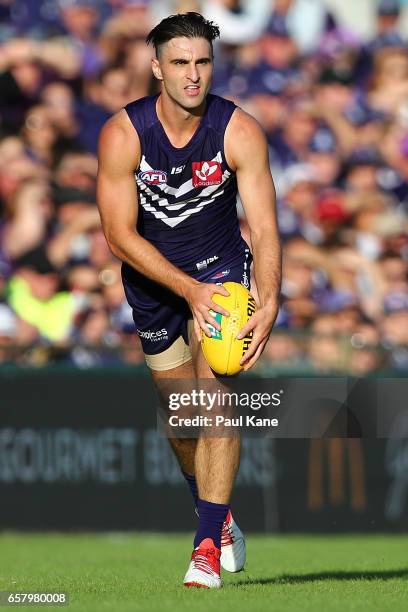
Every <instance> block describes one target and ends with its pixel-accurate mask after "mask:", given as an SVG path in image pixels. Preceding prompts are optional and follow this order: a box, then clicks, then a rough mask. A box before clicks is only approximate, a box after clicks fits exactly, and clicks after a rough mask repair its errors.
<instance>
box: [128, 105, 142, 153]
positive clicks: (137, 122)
mask: <svg viewBox="0 0 408 612" xmlns="http://www.w3.org/2000/svg"><path fill="white" fill-rule="evenodd" d="M138 106H140V100H137V101H136V102H129V104H126V106H124V107H123V108H124V110H125V111H126V114H127V116H128V117H129V121H130V123H131V124H132V125H133V128H134V130H135V132H136V134H137V135H138V137H139V141H140V146H142V138H143V133H144V127H145V126H144V118H143V111H142V109H139V112H137V110H136V108H137V107H138Z"/></svg>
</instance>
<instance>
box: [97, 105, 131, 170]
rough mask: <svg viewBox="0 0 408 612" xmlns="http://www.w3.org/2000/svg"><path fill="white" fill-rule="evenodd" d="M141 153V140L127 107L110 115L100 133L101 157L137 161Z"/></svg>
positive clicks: (99, 151) (99, 149) (99, 152)
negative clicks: (126, 109)
mask: <svg viewBox="0 0 408 612" xmlns="http://www.w3.org/2000/svg"><path fill="white" fill-rule="evenodd" d="M139 155H140V140H139V136H138V134H137V131H136V130H135V128H134V126H133V125H132V123H131V121H130V119H129V117H128V115H127V113H126V111H125V109H121V110H120V111H118V112H117V113H115V114H114V115H112V117H110V118H109V119H108V120H107V121H106V122H105V124H104V125H103V127H102V129H101V132H100V134H99V147H98V156H99V158H100V159H106V160H116V161H118V162H120V161H121V160H122V159H123V158H124V157H125V158H128V159H129V161H131V162H135V161H137V159H138V156H139Z"/></svg>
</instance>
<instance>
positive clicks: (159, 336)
mask: <svg viewBox="0 0 408 612" xmlns="http://www.w3.org/2000/svg"><path fill="white" fill-rule="evenodd" d="M136 331H137V333H138V334H139V337H140V338H143V339H144V340H150V342H159V341H160V340H167V339H168V332H167V329H166V328H165V327H163V329H159V330H158V331H152V330H151V329H148V330H146V331H142V330H140V329H137V330H136Z"/></svg>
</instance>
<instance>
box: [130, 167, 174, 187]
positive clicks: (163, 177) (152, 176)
mask: <svg viewBox="0 0 408 612" xmlns="http://www.w3.org/2000/svg"><path fill="white" fill-rule="evenodd" d="M137 176H138V178H139V179H140V180H141V181H143V182H144V183H148V184H149V185H161V184H163V183H167V173H166V172H163V170H144V171H142V172H139V174H138V175H137Z"/></svg>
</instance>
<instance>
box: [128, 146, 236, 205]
mask: <svg viewBox="0 0 408 612" xmlns="http://www.w3.org/2000/svg"><path fill="white" fill-rule="evenodd" d="M211 161H218V162H219V163H220V164H221V163H222V155H221V151H218V153H217V155H216V156H215V157H213V158H212V160H211ZM148 170H154V169H153V168H152V166H150V164H149V163H148V162H147V160H146V157H145V156H144V155H142V159H141V161H140V168H139V171H138V172H136V173H135V176H136V178H137V175H138V173H139V172H147V171H148ZM226 172H228V171H226ZM228 174H230V173H228ZM140 182H142V181H140ZM137 183H138V185H139V180H138V181H137ZM142 184H143V185H144V184H145V183H142ZM156 187H158V188H159V189H160V190H161V191H163V192H164V193H168V194H170V195H174V196H176V198H180V197H181V196H183V195H185V194H186V193H188V192H189V191H191V190H192V189H194V187H193V179H189V180H188V181H186V182H185V183H183V184H182V185H180V187H177V188H176V187H170V185H166V184H164V185H163V184H158V185H156ZM212 187H214V185H212ZM217 187H218V185H215V188H217ZM207 189H209V187H207ZM204 191H205V189H204V190H203V192H202V193H203V194H204ZM209 193H211V192H209ZM204 195H208V192H207V193H205V194H204Z"/></svg>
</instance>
